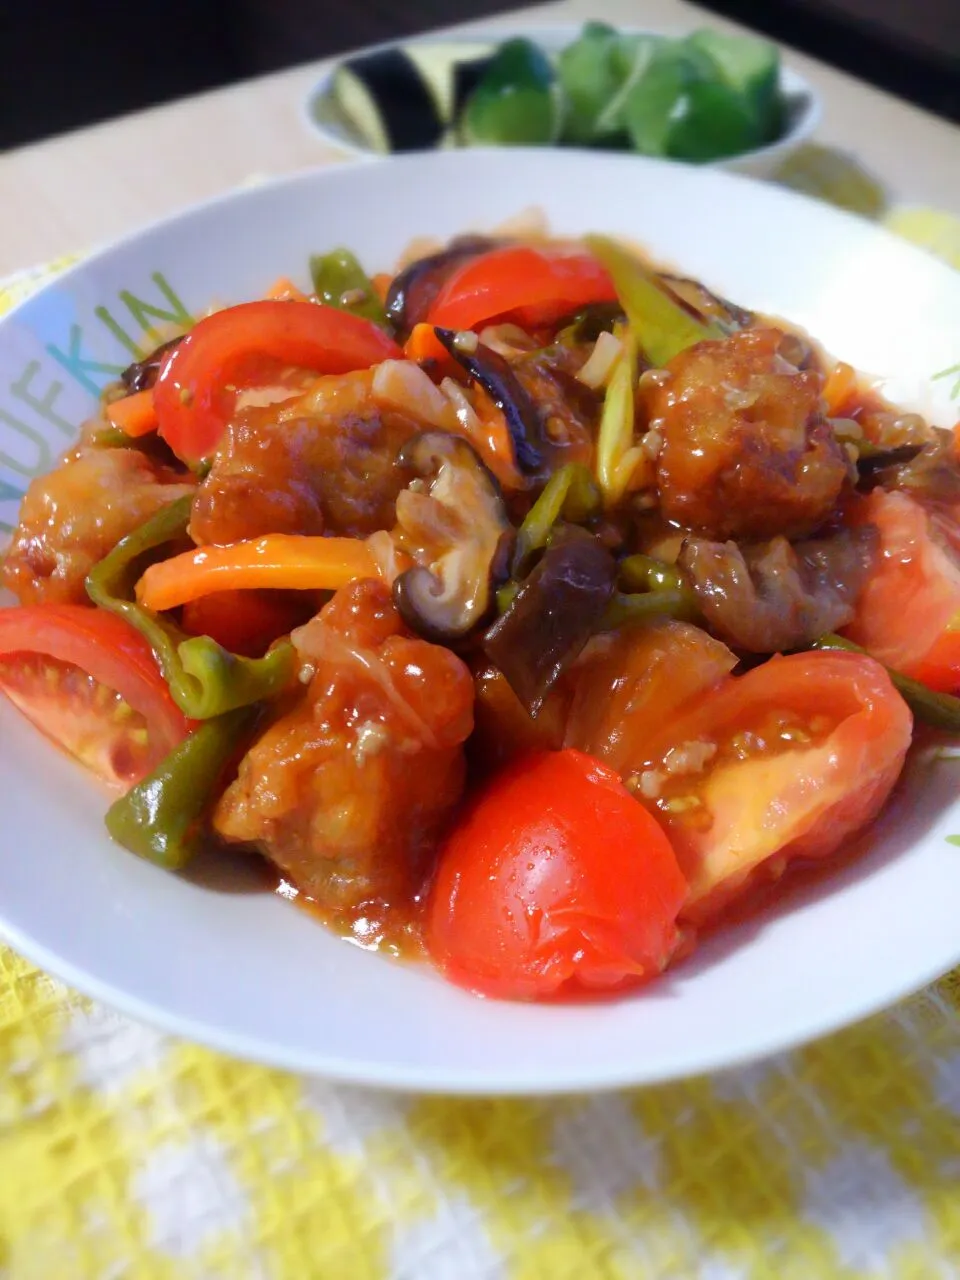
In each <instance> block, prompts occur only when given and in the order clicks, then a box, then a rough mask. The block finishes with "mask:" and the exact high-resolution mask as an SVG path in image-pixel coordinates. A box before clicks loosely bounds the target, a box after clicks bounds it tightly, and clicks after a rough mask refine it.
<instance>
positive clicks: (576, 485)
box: [512, 462, 600, 578]
mask: <svg viewBox="0 0 960 1280" xmlns="http://www.w3.org/2000/svg"><path fill="white" fill-rule="evenodd" d="M599 509H600V493H599V490H598V489H597V486H596V483H595V482H594V479H593V476H592V475H591V474H590V472H589V471H588V470H587V468H586V467H584V466H581V465H580V464H579V463H576V462H568V463H567V465H566V466H565V467H561V468H560V470H559V471H555V472H554V473H553V475H552V476H551V477H550V479H549V480H548V481H547V483H546V484H545V485H544V487H543V489H542V490H541V492H540V495H539V497H538V498H537V500H536V502H535V503H534V504H533V506H532V507H531V508H530V510H529V511H528V512H527V515H526V518H525V519H524V521H523V524H522V525H521V526H520V529H519V532H518V533H517V542H516V547H515V549H514V553H513V564H512V571H513V576H514V577H515V578H522V577H524V575H525V574H526V573H527V570H528V569H529V568H530V560H531V558H532V557H533V555H534V554H535V553H536V552H537V551H541V550H542V549H543V548H544V547H545V546H546V545H547V543H548V541H549V539H550V533H551V530H552V529H553V527H554V525H555V524H556V523H557V521H558V520H559V519H560V517H561V516H563V517H564V519H566V520H569V521H571V522H572V523H573V524H579V523H581V522H582V521H584V520H588V519H589V518H590V516H592V515H595V514H596V512H597V511H599Z"/></svg>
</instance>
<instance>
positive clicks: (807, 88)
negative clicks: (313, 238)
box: [304, 24, 821, 178]
mask: <svg viewBox="0 0 960 1280" xmlns="http://www.w3.org/2000/svg"><path fill="white" fill-rule="evenodd" d="M582 30H583V26H582V24H568V25H566V26H556V27H526V28H524V27H521V28H515V27H510V28H509V29H507V28H503V29H502V30H501V29H499V28H496V27H492V26H491V28H490V29H489V30H488V31H485V32H483V33H482V34H476V35H467V36H451V35H427V36H417V37H413V38H411V39H410V40H403V41H392V40H391V41H388V42H386V43H384V44H380V45H375V46H371V47H370V48H368V49H364V50H362V51H360V52H362V53H373V52H374V51H375V50H380V49H388V48H390V47H391V46H392V45H394V44H402V45H411V44H417V45H451V46H453V45H456V46H457V48H458V50H462V51H463V53H464V55H466V54H467V53H469V52H471V51H472V52H473V55H474V56H478V55H480V54H482V53H483V51H484V50H487V49H492V48H493V47H494V46H495V45H496V44H498V43H499V42H500V41H502V40H507V39H509V38H510V37H512V36H526V37H527V38H528V39H530V40H532V41H534V42H535V43H536V44H539V45H540V46H541V47H542V48H543V49H545V50H546V51H547V52H548V53H559V52H560V50H561V49H563V48H565V47H566V46H567V45H568V44H570V43H571V42H572V41H574V40H576V38H577V36H579V35H580V33H581V31H582ZM621 30H622V31H623V33H624V34H625V35H638V34H643V35H646V34H650V33H648V32H647V31H645V30H643V29H642V28H639V27H623V28H621ZM656 34H658V35H669V36H678V35H684V34H686V33H685V32H681V31H660V32H657V33H656ZM351 56H356V55H351ZM338 65H339V63H333V64H331V66H330V67H329V68H328V70H327V71H326V72H325V73H324V75H323V76H322V77H321V79H320V80H319V81H318V82H317V84H315V85H314V87H313V88H312V89H311V90H310V92H309V94H308V95H307V99H306V102H305V104H304V105H305V109H306V119H307V123H308V124H309V126H310V127H311V128H312V129H314V130H316V132H317V133H319V134H320V136H321V137H322V138H323V139H324V141H325V142H329V143H331V144H332V145H333V146H336V147H340V148H342V149H343V150H344V151H349V152H351V153H352V154H353V155H356V156H360V157H370V158H372V157H374V156H375V155H376V153H375V152H373V151H371V150H370V148H369V147H368V146H367V145H366V143H365V142H364V140H363V139H362V138H361V137H360V136H359V135H358V133H357V131H356V129H355V128H354V126H353V124H352V122H351V121H350V119H349V118H348V117H347V116H345V115H344V113H343V112H342V111H341V109H340V106H339V104H338V103H337V101H336V99H335V97H334V95H333V76H334V73H335V71H336V69H337V66H338ZM780 87H781V90H782V92H783V96H784V99H785V100H786V104H787V109H786V124H785V128H784V132H783V133H782V134H781V136H780V137H779V138H777V139H776V141H775V142H770V143H768V144H767V145H766V146H763V147H757V148H755V149H754V150H752V151H744V152H741V154H739V155H736V156H729V157H728V158H727V159H724V160H715V161H712V162H711V163H710V164H709V165H706V166H704V167H705V168H714V169H730V170H733V171H734V172H736V173H747V174H750V175H752V176H753V177H755V178H766V177H769V176H770V175H771V174H772V173H774V172H775V171H776V170H777V168H778V167H779V166H780V165H781V164H782V163H783V161H784V160H786V158H787V156H788V155H790V154H791V152H793V151H795V150H796V149H797V147H799V146H800V145H801V143H803V142H807V141H808V140H809V139H810V138H811V137H812V135H813V133H814V131H815V130H816V128H817V126H818V124H819V123H820V115H821V105H820V98H819V95H818V94H817V92H816V90H815V89H814V88H813V86H812V85H811V84H810V82H809V81H808V80H805V79H804V77H803V76H801V75H800V74H799V73H798V72H796V71H794V70H793V69H792V67H789V66H786V65H781V69H780ZM564 149H565V150H566V149H567V148H564Z"/></svg>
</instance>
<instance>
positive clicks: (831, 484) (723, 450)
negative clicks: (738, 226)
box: [647, 329, 850, 540]
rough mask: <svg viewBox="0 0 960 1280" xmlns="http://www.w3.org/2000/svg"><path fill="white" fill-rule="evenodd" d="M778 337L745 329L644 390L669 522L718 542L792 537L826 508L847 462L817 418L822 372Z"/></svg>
mask: <svg viewBox="0 0 960 1280" xmlns="http://www.w3.org/2000/svg"><path fill="white" fill-rule="evenodd" d="M784 337H785V335H784V334H783V333H782V332H781V331H780V330H778V329H748V330H745V331H743V332H742V333H736V334H734V335H733V336H732V337H729V338H725V339H723V340H722V341H717V342H700V343H697V344H696V345H695V346H693V347H690V348H689V349H688V350H686V351H684V352H681V354H680V355H678V356H676V357H675V358H674V359H673V360H671V361H670V363H669V365H668V366H667V370H668V373H669V377H668V378H667V379H666V380H665V382H664V385H662V386H659V387H655V388H653V389H652V390H651V391H650V393H649V399H648V400H647V410H648V414H649V421H650V426H651V427H654V428H656V429H657V430H658V431H659V432H660V435H661V436H662V440H663V444H662V447H661V449H660V454H659V459H658V464H657V481H658V484H659V488H660V507H661V511H662V513H663V515H664V516H665V517H666V518H667V519H668V520H674V521H676V522H677V523H678V524H680V525H683V526H684V527H685V528H688V529H695V530H696V531H697V532H699V533H703V534H705V535H707V536H708V537H710V538H717V539H721V540H723V539H726V538H735V539H740V538H746V539H764V538H772V537H775V536H776V535H777V534H783V535H784V536H785V537H787V538H795V537H799V536H801V535H802V534H806V533H812V532H813V531H814V530H815V529H817V528H818V527H819V526H820V525H821V524H823V523H824V521H825V520H826V519H827V518H828V517H829V515H830V514H831V512H832V511H833V509H834V507H835V506H836V503H837V499H838V498H839V496H840V492H841V490H842V489H843V487H844V484H845V483H846V482H847V481H848V477H849V475H850V463H849V460H848V458H847V456H846V454H845V453H844V451H843V448H842V446H841V445H840V443H839V442H838V441H837V439H836V437H835V435H834V433H833V430H832V428H831V426H830V424H829V422H827V421H826V419H825V418H824V417H823V414H822V411H821V403H820V392H821V386H822V379H821V375H820V374H819V373H817V372H816V371H815V370H812V369H811V370H798V369H796V368H794V367H793V366H792V365H791V364H789V363H788V361H786V360H785V359H784V358H783V356H781V355H780V354H779V348H780V345H781V342H783V340H784Z"/></svg>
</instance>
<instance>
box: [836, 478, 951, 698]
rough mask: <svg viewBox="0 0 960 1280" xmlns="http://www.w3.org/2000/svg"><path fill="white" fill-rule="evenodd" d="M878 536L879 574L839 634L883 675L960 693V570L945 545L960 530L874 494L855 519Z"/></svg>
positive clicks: (898, 498) (947, 519)
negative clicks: (886, 671)
mask: <svg viewBox="0 0 960 1280" xmlns="http://www.w3.org/2000/svg"><path fill="white" fill-rule="evenodd" d="M852 520H853V522H855V523H858V524H873V525H875V526H876V528H877V529H878V530H879V533H880V556H879V557H878V560H877V567H876V569H875V570H874V572H873V574H872V575H871V577H870V579H869V580H868V582H867V583H866V585H865V586H864V588H863V590H862V592H861V593H860V597H859V599H858V601H857V608H856V613H855V615H854V618H853V621H852V622H851V623H850V625H849V626H847V627H845V628H844V630H843V634H844V635H845V636H847V637H848V638H849V639H850V640H853V641H854V642H855V643H856V644H859V645H861V646H862V647H863V648H864V649H866V650H868V652H869V653H871V654H872V655H873V656H874V657H875V658H877V659H878V660H879V661H880V662H882V663H884V664H885V665H886V666H888V667H894V668H896V669H897V670H900V671H903V672H904V674H906V675H910V676H913V677H914V678H915V679H917V680H922V681H923V683H924V684H928V685H929V686H930V687H931V688H933V689H937V690H939V691H941V692H944V693H956V692H958V691H960V636H958V635H957V633H956V632H954V631H952V630H951V627H952V625H953V624H954V622H955V620H956V619H957V618H958V617H960V568H958V566H957V564H956V563H955V562H954V560H953V559H952V558H951V556H950V555H949V554H948V551H947V544H949V543H950V542H951V541H958V540H960V526H958V524H957V522H956V520H954V519H953V517H952V515H951V513H950V512H949V511H946V510H938V511H936V512H934V511H931V510H927V509H926V508H925V507H923V506H922V505H921V504H920V503H919V502H917V501H915V500H914V499H913V498H911V497H908V496H907V495H906V494H905V493H900V492H895V493H886V492H885V491H884V490H882V489H874V491H873V492H872V493H871V494H869V496H867V497H865V498H863V499H862V500H861V501H860V502H859V503H858V504H857V506H856V508H855V509H854V511H853V513H852Z"/></svg>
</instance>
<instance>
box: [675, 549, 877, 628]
mask: <svg viewBox="0 0 960 1280" xmlns="http://www.w3.org/2000/svg"><path fill="white" fill-rule="evenodd" d="M878 543H879V538H878V535H877V530H876V529H875V528H874V526H873V525H863V526H862V527H861V528H857V529H841V530H840V531H839V532H837V533H835V534H833V535H831V536H830V537H825V538H816V539H810V540H808V541H806V542H798V543H796V544H795V545H794V546H791V545H790V543H789V542H788V541H787V540H786V538H773V539H771V541H770V542H766V543H762V544H760V545H758V546H753V547H746V548H741V547H739V546H738V545H737V544H736V543H735V542H711V541H710V540H709V539H707V538H696V537H689V538H687V539H686V540H685V542H684V544H683V549H682V551H681V552H680V560H679V564H680V566H681V568H682V569H684V570H685V571H686V573H687V574H688V575H689V577H690V580H691V583H692V585H693V590H694V594H695V595H696V599H697V604H698V606H699V608H700V611H701V612H702V614H703V616H704V618H705V619H706V620H707V622H708V623H709V625H710V630H711V631H713V632H714V633H715V634H717V635H718V636H720V637H721V638H722V639H724V640H726V641H727V642H728V643H729V644H732V645H733V646H734V647H735V648H738V649H743V650H746V651H747V652H749V653H778V652H781V651H783V650H786V649H799V648H802V647H803V646H805V645H808V644H809V643H810V642H811V641H812V640H815V639H816V638H817V636H820V635H823V634H824V633H825V632H828V631H836V630H837V629H838V628H840V627H843V626H845V625H846V624H847V623H848V622H849V621H850V620H851V618H852V617H853V611H854V607H855V605H856V602H857V597H858V596H859V594H860V591H861V589H862V587H863V585H864V583H865V582H866V580H867V577H868V576H869V574H870V571H871V569H872V568H873V564H874V561H875V558H876V554H877V548H878Z"/></svg>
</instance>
